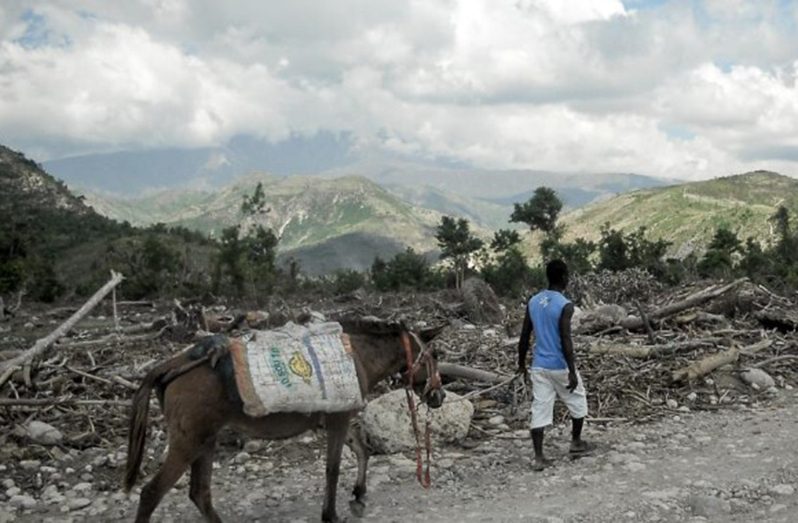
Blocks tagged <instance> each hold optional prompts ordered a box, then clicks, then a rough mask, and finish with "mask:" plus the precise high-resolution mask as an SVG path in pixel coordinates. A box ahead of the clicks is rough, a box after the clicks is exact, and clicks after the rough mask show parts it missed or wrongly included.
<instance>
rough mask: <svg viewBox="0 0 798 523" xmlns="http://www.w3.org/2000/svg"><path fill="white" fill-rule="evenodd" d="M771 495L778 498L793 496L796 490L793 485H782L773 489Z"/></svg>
mask: <svg viewBox="0 0 798 523" xmlns="http://www.w3.org/2000/svg"><path fill="white" fill-rule="evenodd" d="M770 493H771V494H776V495H778V496H792V495H793V494H794V493H795V488H794V487H793V486H792V485H788V484H786V483H782V484H781V485H776V486H775V487H773V488H771V489H770Z"/></svg>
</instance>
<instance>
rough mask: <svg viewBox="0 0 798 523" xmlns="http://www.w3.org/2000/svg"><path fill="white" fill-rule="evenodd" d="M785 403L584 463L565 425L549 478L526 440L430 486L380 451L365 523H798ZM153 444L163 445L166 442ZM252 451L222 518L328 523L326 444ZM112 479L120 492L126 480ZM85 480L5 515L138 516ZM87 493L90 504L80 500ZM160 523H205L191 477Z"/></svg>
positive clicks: (785, 395) (610, 446)
mask: <svg viewBox="0 0 798 523" xmlns="http://www.w3.org/2000/svg"><path fill="white" fill-rule="evenodd" d="M780 395H781V397H780V398H779V399H778V400H777V401H776V402H774V404H771V405H770V406H767V407H766V406H762V405H760V406H754V407H753V408H745V409H744V410H725V411H722V412H718V413H707V412H700V413H698V412H697V413H678V415H674V416H671V417H669V418H667V419H664V420H662V421H659V422H656V423H653V424H648V425H643V426H628V425H618V426H614V427H609V428H607V429H602V428H601V427H600V426H599V425H595V424H594V425H591V426H588V427H587V428H586V436H589V437H590V438H591V439H592V440H593V441H595V442H596V443H597V444H598V445H599V447H600V448H599V450H598V452H597V453H596V454H595V455H594V456H592V457H586V458H583V459H581V460H578V461H570V460H569V459H568V458H567V457H566V450H567V442H568V441H567V440H568V433H567V431H568V427H567V426H561V427H557V428H555V429H554V430H552V431H550V432H549V435H548V438H547V450H548V452H549V453H550V455H551V457H553V458H555V459H556V464H555V466H554V467H553V468H551V469H549V470H547V471H544V472H542V473H536V472H532V471H531V470H530V469H529V466H530V454H531V449H530V441H529V439H528V438H527V437H526V434H524V432H523V431H518V432H515V433H512V432H511V433H507V434H505V435H504V437H503V438H502V439H498V438H493V439H491V440H486V441H484V442H482V443H481V444H480V445H479V446H477V447H476V448H473V449H468V450H465V449H460V448H449V449H441V451H440V453H439V455H438V456H437V459H436V464H437V466H436V469H435V471H434V485H433V487H432V488H431V489H430V490H429V491H424V490H423V489H421V487H419V486H418V485H417V484H416V483H415V482H414V480H413V471H414V462H413V461H411V460H410V459H408V458H407V457H404V456H399V455H396V456H378V457H375V458H374V459H373V461H372V468H371V472H370V496H369V500H368V501H369V505H368V507H367V513H366V515H365V517H364V518H363V521H364V522H369V521H397V522H400V521H401V522H406V521H417V520H422V519H423V520H424V521H531V522H558V521H578V522H610V521H612V522H615V521H724V522H727V521H732V522H743V521H753V520H757V521H777V522H787V521H795V520H796V512H795V511H796V510H797V509H798V495H796V493H795V489H796V487H798V469H797V468H796V465H798V438H796V432H797V429H798V394H796V393H794V392H791V391H785V390H782V391H781V392H780ZM674 414H676V413H674ZM155 439H156V440H157V437H156V438H155ZM151 447H152V448H154V449H157V448H158V443H157V441H155V442H153V445H151ZM250 450H252V452H251V453H238V454H236V453H234V452H227V453H224V452H223V453H222V454H221V456H220V457H219V459H218V462H219V463H218V468H217V470H216V472H215V474H214V497H215V503H216V506H217V508H218V510H219V512H220V513H221V515H222V517H224V518H225V519H226V520H227V521H285V522H299V521H317V520H318V518H319V514H320V503H321V494H320V492H321V490H322V487H323V462H322V460H321V456H322V445H321V436H320V435H306V436H305V437H304V438H300V439H298V440H292V441H290V442H278V443H272V444H269V445H266V446H264V447H263V448H262V449H260V450H255V449H252V448H250ZM345 465H346V466H345V470H344V472H343V474H342V482H341V483H342V491H341V495H340V497H339V500H340V501H339V507H340V513H341V515H342V516H350V514H349V508H348V506H347V498H348V496H347V494H348V492H349V489H350V488H351V485H352V482H353V480H354V470H353V468H352V467H353V465H354V461H353V460H352V458H351V456H346V459H345ZM117 472H118V466H117ZM87 477H88V476H87V475H86V474H85V473H84V474H83V479H84V480H85V479H86V478H87ZM65 479H66V480H69V478H65ZM108 479H109V486H110V485H112V483H110V481H112V480H113V478H112V477H109V478H108ZM75 481H79V480H75ZM75 481H73V482H72V483H71V487H70V490H64V491H63V496H62V497H61V498H62V499H61V498H57V499H60V501H59V502H51V503H49V504H46V502H44V501H43V502H42V503H43V504H44V506H42V505H39V506H36V507H33V508H31V509H28V510H26V511H25V512H23V513H15V512H14V511H11V510H8V508H5V509H3V510H2V511H0V521H13V520H17V521H42V520H52V521H69V520H73V521H130V520H132V515H133V513H134V510H135V500H133V499H129V498H127V497H125V496H124V495H123V494H121V493H118V492H114V491H113V490H108V491H106V492H101V491H94V490H92V489H94V488H95V487H97V483H91V482H88V483H87V482H84V483H81V484H77V485H75ZM62 483H63V482H62ZM64 487H65V488H66V485H64ZM75 496H79V498H77V499H81V500H84V501H81V502H80V503H76V502H75ZM78 505H84V506H82V507H78ZM154 519H155V520H156V521H181V522H182V521H187V522H188V521H198V520H199V513H198V512H197V511H196V509H195V508H194V506H193V505H192V504H191V502H190V501H189V500H188V496H187V489H186V482H185V481H181V486H180V487H179V488H177V489H175V490H173V491H172V492H171V493H170V494H169V495H168V496H167V498H166V499H165V500H164V502H163V503H162V505H161V506H160V507H159V509H158V511H157V513H156V517H155V518H154Z"/></svg>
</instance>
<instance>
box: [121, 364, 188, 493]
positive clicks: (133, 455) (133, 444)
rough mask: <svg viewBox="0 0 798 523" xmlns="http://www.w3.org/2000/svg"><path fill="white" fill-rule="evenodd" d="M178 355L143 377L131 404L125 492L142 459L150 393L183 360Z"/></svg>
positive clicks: (136, 474)
mask: <svg viewBox="0 0 798 523" xmlns="http://www.w3.org/2000/svg"><path fill="white" fill-rule="evenodd" d="M181 356H182V355H179V356H178V357H176V358H172V359H170V360H168V361H165V362H164V363H162V364H160V365H157V366H156V367H155V368H153V369H152V370H150V372H148V373H147V375H146V376H145V377H144V381H142V383H141V385H140V386H139V388H138V390H136V393H135V394H134V395H133V401H132V403H131V412H130V422H129V424H128V440H127V466H126V468H125V485H124V487H125V492H130V489H132V488H133V485H134V484H135V483H136V478H138V475H139V468H141V460H142V459H143V457H144V444H145V443H146V440H147V418H148V416H149V413H150V392H152V389H153V387H155V386H156V384H160V383H161V380H162V378H163V377H164V376H165V375H166V374H167V373H168V372H169V371H170V370H172V369H173V368H175V367H176V366H177V365H179V363H180V362H181V361H183V360H184V358H182V357H181Z"/></svg>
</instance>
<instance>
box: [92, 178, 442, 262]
mask: <svg viewBox="0 0 798 523" xmlns="http://www.w3.org/2000/svg"><path fill="white" fill-rule="evenodd" d="M258 183H262V184H263V189H264V193H265V196H266V208H268V209H269V212H267V213H264V214H262V215H261V216H258V217H257V218H254V219H253V218H246V219H244V217H243V216H242V214H241V211H240V207H241V202H242V200H243V198H244V196H245V195H249V194H252V192H253V191H254V189H255V187H256V185H257V184H258ZM87 201H88V202H90V204H91V205H92V206H93V207H94V208H95V209H96V210H97V211H98V212H101V213H103V214H105V215H106V216H108V217H111V218H114V219H117V220H127V221H129V222H130V223H131V224H134V225H149V224H152V223H156V222H162V223H165V224H167V225H180V226H184V227H186V228H189V229H192V230H196V231H200V232H202V233H205V234H209V235H211V236H218V235H219V233H220V231H221V230H222V229H223V228H224V227H229V226H231V225H235V224H238V223H243V226H244V227H250V226H252V225H253V224H254V223H260V224H262V225H264V226H266V227H268V228H271V229H273V230H274V231H275V233H276V234H278V235H279V236H280V238H281V239H280V244H279V250H280V253H281V257H282V258H285V257H288V256H293V257H295V258H297V259H299V261H300V263H301V265H302V267H303V269H304V270H305V271H307V272H309V273H313V274H318V273H321V272H324V271H326V270H330V269H335V268H340V267H351V268H357V269H363V268H366V267H368V266H369V265H370V264H371V262H372V261H373V260H374V257H375V256H377V255H380V256H382V257H390V256H392V255H393V254H395V253H396V252H398V251H399V250H402V249H404V248H405V247H407V246H410V247H413V248H414V249H416V250H418V251H421V252H429V251H432V250H434V249H435V247H436V243H435V239H434V237H433V235H434V228H435V226H436V225H437V223H438V222H439V221H440V214H439V213H436V212H434V211H430V210H427V209H424V208H421V207H417V206H414V205H411V204H410V203H407V202H406V201H404V200H402V199H401V198H399V197H398V196H396V195H394V194H392V193H390V192H389V191H387V190H385V189H383V188H382V187H380V186H379V185H377V184H375V183H373V182H371V181H369V180H366V179H365V178H360V177H353V176H350V177H343V178H334V179H328V178H320V177H308V176H294V177H287V178H279V177H274V176H268V175H263V174H252V175H249V176H247V177H244V178H241V179H239V180H238V181H237V182H236V183H234V184H232V185H229V186H227V187H224V188H222V189H220V190H219V191H217V192H201V191H168V192H163V193H157V194H154V195H151V196H147V197H142V198H136V199H120V198H113V197H108V196H99V195H96V194H89V195H87ZM353 238H357V239H358V241H353ZM338 239H340V240H341V242H340V245H335V243H336V241H337V240H338ZM321 257H323V258H325V260H324V261H323V262H322V261H321V260H319V259H317V258H321Z"/></svg>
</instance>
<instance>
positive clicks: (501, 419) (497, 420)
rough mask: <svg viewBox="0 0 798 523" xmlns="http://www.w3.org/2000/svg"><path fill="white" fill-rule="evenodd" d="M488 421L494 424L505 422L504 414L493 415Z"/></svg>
mask: <svg viewBox="0 0 798 523" xmlns="http://www.w3.org/2000/svg"><path fill="white" fill-rule="evenodd" d="M488 423H489V424H491V425H493V426H496V425H501V424H502V423H504V416H493V417H492V418H490V419H489V420H488Z"/></svg>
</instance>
